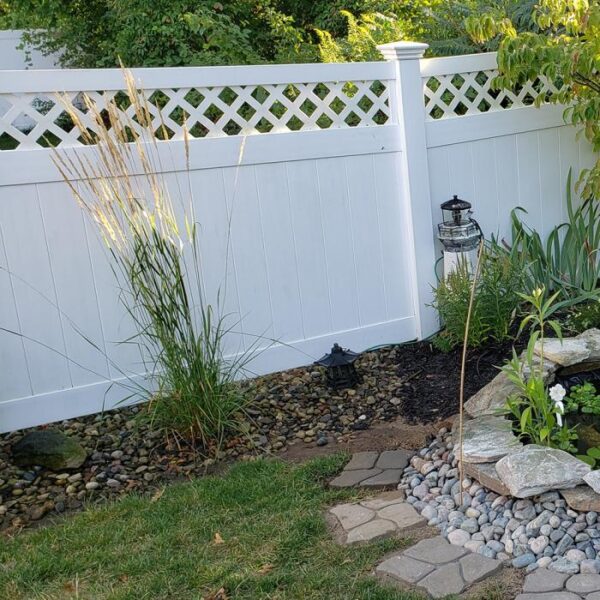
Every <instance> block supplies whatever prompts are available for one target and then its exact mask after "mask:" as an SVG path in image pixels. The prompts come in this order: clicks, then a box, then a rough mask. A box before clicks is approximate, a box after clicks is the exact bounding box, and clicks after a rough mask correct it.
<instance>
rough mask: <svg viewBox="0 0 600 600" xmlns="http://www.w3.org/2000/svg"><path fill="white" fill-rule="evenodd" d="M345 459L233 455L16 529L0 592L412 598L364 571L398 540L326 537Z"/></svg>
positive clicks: (2, 558)
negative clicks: (185, 478) (199, 472)
mask: <svg viewBox="0 0 600 600" xmlns="http://www.w3.org/2000/svg"><path fill="white" fill-rule="evenodd" d="M343 462H344V457H343V456H339V455H338V456H334V457H329V458H324V459H319V460H316V461H311V462H309V463H307V464H305V465H303V466H291V465H287V464H285V463H282V462H279V461H276V460H260V461H256V462H252V463H244V464H239V465H237V466H235V467H233V468H231V469H230V470H229V471H228V472H227V474H226V475H224V476H223V477H207V478H204V479H200V480H197V481H195V482H192V483H187V484H179V485H173V486H171V487H169V488H167V489H166V490H165V492H164V494H163V495H162V496H161V497H160V499H159V500H157V501H156V502H152V500H151V499H149V498H140V497H128V498H125V499H123V500H122V501H120V502H116V503H113V504H110V505H108V506H106V507H103V508H100V509H90V510H89V511H87V512H85V513H82V514H80V515H77V516H74V517H71V518H67V519H66V520H65V521H64V522H62V523H58V524H55V525H53V526H51V527H47V528H46V529H42V530H39V531H31V532H27V533H23V534H22V535H20V536H18V537H17V538H15V539H13V540H10V541H8V542H7V543H6V544H4V545H3V546H2V548H1V549H0V597H2V598H5V597H6V598H12V599H15V600H17V599H27V600H29V599H34V598H44V599H47V598H51V599H59V598H60V599H63V598H90V599H92V598H93V599H94V600H95V599H105V598H110V599H124V598H131V599H133V598H135V599H139V598H152V599H154V598H180V599H181V598H190V599H192V598H193V599H199V598H203V597H205V598H210V597H211V595H212V594H215V593H216V592H217V591H218V590H219V589H221V588H224V589H225V592H226V594H227V597H228V598H230V599H234V598H236V599H237V598H239V599H248V600H250V599H257V598H265V599H267V598H277V599H282V600H284V599H285V600H288V599H292V598H293V599H298V600H300V599H315V600H316V599H322V598H329V599H331V598H339V599H340V600H342V599H357V600H360V599H368V600H392V599H395V600H418V599H419V598H420V596H416V595H413V594H406V593H402V592H399V591H398V590H395V589H393V588H387V587H383V586H382V585H380V584H379V583H378V582H377V581H376V580H375V579H374V578H373V577H372V576H371V575H370V573H371V571H372V568H373V567H374V565H375V564H376V563H377V562H378V560H380V559H381V557H382V556H383V555H384V554H385V553H387V552H389V551H391V550H394V549H395V548H400V547H402V546H403V545H404V544H405V543H406V542H405V541H401V540H388V541H385V542H378V543H375V544H370V545H367V546H362V547H360V548H352V549H348V548H343V547H340V546H338V545H336V544H335V543H334V542H333V541H332V539H331V537H330V535H329V533H328V531H327V528H326V525H325V521H324V519H323V515H322V511H323V509H324V508H325V507H326V506H327V505H329V504H332V503H335V502H340V501H344V500H346V499H350V498H352V493H351V492H344V491H332V490H328V489H327V488H326V487H324V485H323V483H324V481H325V479H327V478H329V477H331V476H333V475H334V474H335V473H336V472H337V471H339V469H340V468H341V466H342V464H343ZM217 534H218V535H217ZM221 540H222V541H221Z"/></svg>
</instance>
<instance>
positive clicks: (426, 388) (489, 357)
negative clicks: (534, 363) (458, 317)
mask: <svg viewBox="0 0 600 600" xmlns="http://www.w3.org/2000/svg"><path fill="white" fill-rule="evenodd" d="M511 349H512V342H511V341H507V342H503V343H492V344H487V345H486V346H484V347H482V348H474V349H472V350H469V351H468V352H467V362H466V378H465V401H466V400H468V399H469V398H470V397H471V396H472V395H473V394H475V392H477V391H479V390H480V389H481V388H482V387H483V386H484V385H486V384H487V383H488V382H489V381H491V380H492V379H493V378H494V377H495V376H496V375H497V374H498V368H499V367H500V366H502V365H503V364H504V362H505V361H506V359H507V358H509V357H510V355H511V351H512V350H511ZM461 358H462V348H455V349H454V350H452V351H451V352H448V353H444V352H440V351H439V350H437V349H436V348H434V347H433V345H432V344H431V343H429V342H426V341H425V342H418V343H415V344H409V345H406V346H402V347H400V348H397V349H396V361H397V365H398V367H397V368H398V377H400V378H401V379H403V380H404V382H405V383H404V388H403V394H402V404H401V406H400V414H401V415H402V416H403V417H404V418H405V419H406V420H407V421H409V422H411V423H416V422H421V423H429V422H432V421H437V420H439V419H444V418H447V417H450V416H452V415H454V414H456V413H457V412H458V408H459V386H460V368H461Z"/></svg>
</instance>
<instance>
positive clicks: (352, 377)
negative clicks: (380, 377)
mask: <svg viewBox="0 0 600 600" xmlns="http://www.w3.org/2000/svg"><path fill="white" fill-rule="evenodd" d="M358 356H359V355H358V354H357V353H356V352H352V350H347V349H344V348H342V347H341V346H340V345H339V344H334V345H333V348H332V349H331V352H330V353H329V354H325V356H323V357H322V358H320V359H319V360H317V361H315V364H316V365H320V366H321V367H325V369H326V371H325V372H326V375H327V383H328V384H329V385H330V386H331V387H332V388H335V389H343V388H348V387H352V386H353V385H355V384H356V383H358V382H359V380H360V378H359V376H358V373H357V372H356V367H355V366H354V361H355V360H356V359H357V358H358Z"/></svg>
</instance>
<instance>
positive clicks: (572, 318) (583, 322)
mask: <svg viewBox="0 0 600 600" xmlns="http://www.w3.org/2000/svg"><path fill="white" fill-rule="evenodd" d="M564 326H565V328H567V329H569V330H570V331H572V332H574V333H582V332H583V331H586V330H587V329H592V328H598V327H600V299H596V300H591V301H589V302H582V303H580V304H576V305H575V306H573V307H572V308H571V309H570V310H569V312H568V313H567V316H566V318H565V324H564Z"/></svg>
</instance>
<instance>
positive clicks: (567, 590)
mask: <svg viewBox="0 0 600 600" xmlns="http://www.w3.org/2000/svg"><path fill="white" fill-rule="evenodd" d="M582 598H585V600H600V575H596V574H579V575H568V574H565V573H557V572H555V571H549V570H547V569H537V570H536V571H534V572H533V573H531V574H529V575H527V577H526V578H525V582H524V584H523V593H522V594H520V595H519V596H517V598H516V599H515V600H581V599H582Z"/></svg>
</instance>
